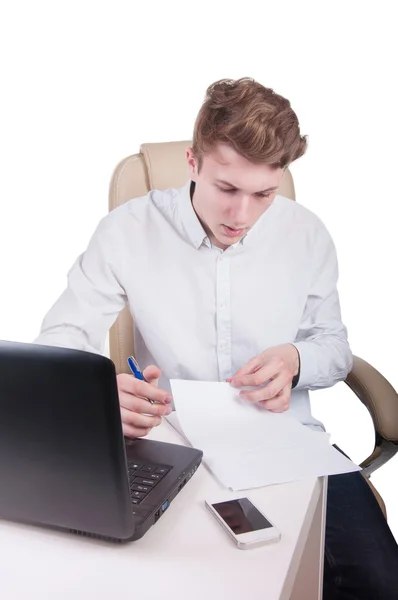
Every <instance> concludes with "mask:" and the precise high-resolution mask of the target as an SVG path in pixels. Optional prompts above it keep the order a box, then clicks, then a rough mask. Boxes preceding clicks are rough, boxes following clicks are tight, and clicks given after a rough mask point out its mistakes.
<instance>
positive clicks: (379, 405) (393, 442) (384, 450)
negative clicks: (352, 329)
mask: <svg viewBox="0 0 398 600" xmlns="http://www.w3.org/2000/svg"><path fill="white" fill-rule="evenodd" d="M345 383H346V384H347V385H348V387H349V388H350V389H351V390H352V391H353V392H354V394H356V396H357V397H358V398H359V399H360V401H361V402H362V403H363V404H364V405H365V406H366V408H367V409H368V411H369V413H370V416H371V417H372V421H373V424H374V428H375V434H376V440H375V448H374V451H373V452H372V454H371V455H370V456H369V457H368V458H367V459H366V460H364V461H363V462H362V463H361V467H363V469H364V471H365V472H364V474H365V475H367V476H370V474H371V473H372V472H373V471H375V470H376V469H378V468H379V467H380V466H381V465H383V464H384V463H386V462H387V461H388V460H390V458H392V457H393V456H394V454H395V453H396V452H397V451H398V394H397V392H396V391H395V389H394V388H393V386H392V385H391V384H390V383H389V381H387V379H386V378H385V377H384V376H383V375H382V374H381V373H380V372H379V371H377V369H375V368H374V367H372V365H370V364H369V363H367V362H366V361H365V360H363V359H362V358H359V357H358V356H354V363H353V367H352V370H351V372H350V373H349V374H348V376H347V378H346V380H345Z"/></svg>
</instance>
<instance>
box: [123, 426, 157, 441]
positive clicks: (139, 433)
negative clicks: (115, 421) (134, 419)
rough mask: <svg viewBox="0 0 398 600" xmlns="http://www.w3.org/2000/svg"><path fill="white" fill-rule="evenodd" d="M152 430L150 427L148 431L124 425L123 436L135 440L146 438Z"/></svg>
mask: <svg viewBox="0 0 398 600" xmlns="http://www.w3.org/2000/svg"><path fill="white" fill-rule="evenodd" d="M151 430H152V428H151V427H148V428H146V429H141V428H138V427H132V426H131V425H125V424H124V423H123V435H124V436H125V437H128V438H132V439H134V438H139V437H144V436H146V435H148V433H150V431H151Z"/></svg>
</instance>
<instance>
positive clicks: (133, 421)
mask: <svg viewBox="0 0 398 600" xmlns="http://www.w3.org/2000/svg"><path fill="white" fill-rule="evenodd" d="M120 414H121V416H122V422H123V423H124V424H125V425H130V426H133V427H137V428H138V429H147V428H148V427H149V428H150V429H152V427H157V426H158V425H160V424H161V422H162V417H158V416H149V415H142V414H139V413H135V412H132V411H131V410H126V409H125V408H122V407H121V408H120Z"/></svg>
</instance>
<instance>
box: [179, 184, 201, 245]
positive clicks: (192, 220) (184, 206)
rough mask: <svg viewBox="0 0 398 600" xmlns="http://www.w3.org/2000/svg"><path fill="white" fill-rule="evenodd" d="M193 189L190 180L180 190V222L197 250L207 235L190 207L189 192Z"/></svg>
mask: <svg viewBox="0 0 398 600" xmlns="http://www.w3.org/2000/svg"><path fill="white" fill-rule="evenodd" d="M194 189H195V184H194V182H193V181H191V180H189V181H187V183H186V184H185V185H184V187H183V188H181V221H182V225H183V227H184V229H185V232H186V234H187V236H188V238H189V239H190V240H191V242H192V243H193V245H194V246H195V248H196V249H198V248H199V247H200V246H201V245H202V244H203V242H204V240H205V239H206V238H207V234H206V232H205V230H204V229H203V227H202V224H201V222H200V221H199V219H198V217H197V215H196V213H195V211H194V208H193V206H192V200H191V191H193V190H194Z"/></svg>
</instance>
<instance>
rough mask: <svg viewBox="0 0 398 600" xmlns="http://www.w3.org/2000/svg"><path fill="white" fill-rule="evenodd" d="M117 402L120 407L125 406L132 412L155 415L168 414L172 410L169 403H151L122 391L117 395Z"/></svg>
mask: <svg viewBox="0 0 398 600" xmlns="http://www.w3.org/2000/svg"><path fill="white" fill-rule="evenodd" d="M119 403H120V406H121V408H125V409H126V410H129V411H130V412H132V413H140V414H148V415H153V416H157V417H163V416H165V415H169V414H170V413H171V412H172V410H173V409H172V407H171V406H170V404H162V403H160V402H156V403H155V404H151V403H150V402H148V400H146V399H145V398H139V397H137V396H133V395H132V394H126V393H123V392H122V393H121V394H120V395H119Z"/></svg>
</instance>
